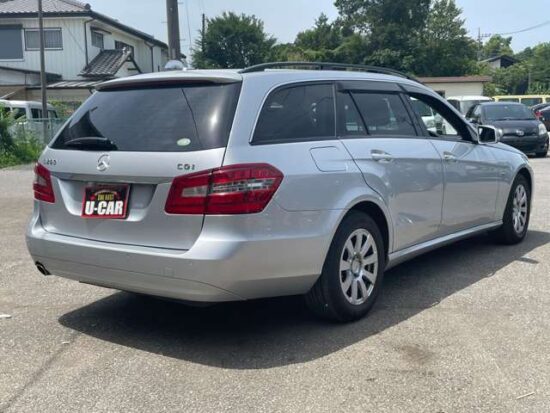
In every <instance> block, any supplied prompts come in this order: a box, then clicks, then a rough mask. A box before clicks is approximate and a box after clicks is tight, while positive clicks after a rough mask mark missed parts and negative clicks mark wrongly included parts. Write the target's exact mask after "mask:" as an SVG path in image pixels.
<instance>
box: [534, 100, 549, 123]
mask: <svg viewBox="0 0 550 413" xmlns="http://www.w3.org/2000/svg"><path fill="white" fill-rule="evenodd" d="M547 107H550V103H539V104H538V105H535V106H531V107H530V109H531V110H532V111H533V112H534V113H535V116H536V117H537V119H538V120H540V121H542V119H541V118H542V113H541V111H542V109H545V108H547Z"/></svg>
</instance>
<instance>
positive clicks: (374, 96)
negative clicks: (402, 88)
mask: <svg viewBox="0 0 550 413" xmlns="http://www.w3.org/2000/svg"><path fill="white" fill-rule="evenodd" d="M352 96H353V99H354V101H355V102H356V103H357V107H358V108H359V112H360V113H361V117H362V118H363V121H364V123H365V126H366V128H367V132H368V134H369V135H394V136H411V135H413V136H416V130H415V128H414V126H413V121H412V119H411V117H410V116H409V113H408V112H407V109H406V108H405V104H404V103H403V101H402V100H401V97H400V96H399V95H398V94H391V93H371V92H353V93H352Z"/></svg>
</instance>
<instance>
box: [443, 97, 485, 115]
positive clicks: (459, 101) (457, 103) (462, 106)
mask: <svg viewBox="0 0 550 413" xmlns="http://www.w3.org/2000/svg"><path fill="white" fill-rule="evenodd" d="M492 101H493V99H491V98H490V97H487V96H451V97H448V98H447V102H449V103H450V104H451V105H452V106H454V108H455V109H456V110H458V111H459V112H460V113H462V114H463V115H466V113H468V111H469V110H470V108H471V107H472V106H474V105H477V104H478V103H481V102H492Z"/></svg>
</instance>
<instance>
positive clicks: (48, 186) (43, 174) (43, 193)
mask: <svg viewBox="0 0 550 413" xmlns="http://www.w3.org/2000/svg"><path fill="white" fill-rule="evenodd" d="M32 188H33V190H34V199H36V200H38V201H44V202H49V203H51V204H53V203H55V195H54V193H53V186H52V176H51V174H50V171H48V170H47V169H46V168H45V167H44V166H43V165H41V164H39V163H37V164H36V165H35V167H34V183H33V185H32Z"/></svg>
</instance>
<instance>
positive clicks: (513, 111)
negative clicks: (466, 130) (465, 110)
mask: <svg viewBox="0 0 550 413" xmlns="http://www.w3.org/2000/svg"><path fill="white" fill-rule="evenodd" d="M483 110H484V112H485V118H486V119H487V120H488V121H496V120H534V119H536V118H535V114H534V113H533V111H532V110H531V109H529V108H528V107H527V106H524V105H514V104H511V105H506V104H500V105H498V104H495V105H487V106H485V108H484V109H483Z"/></svg>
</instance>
